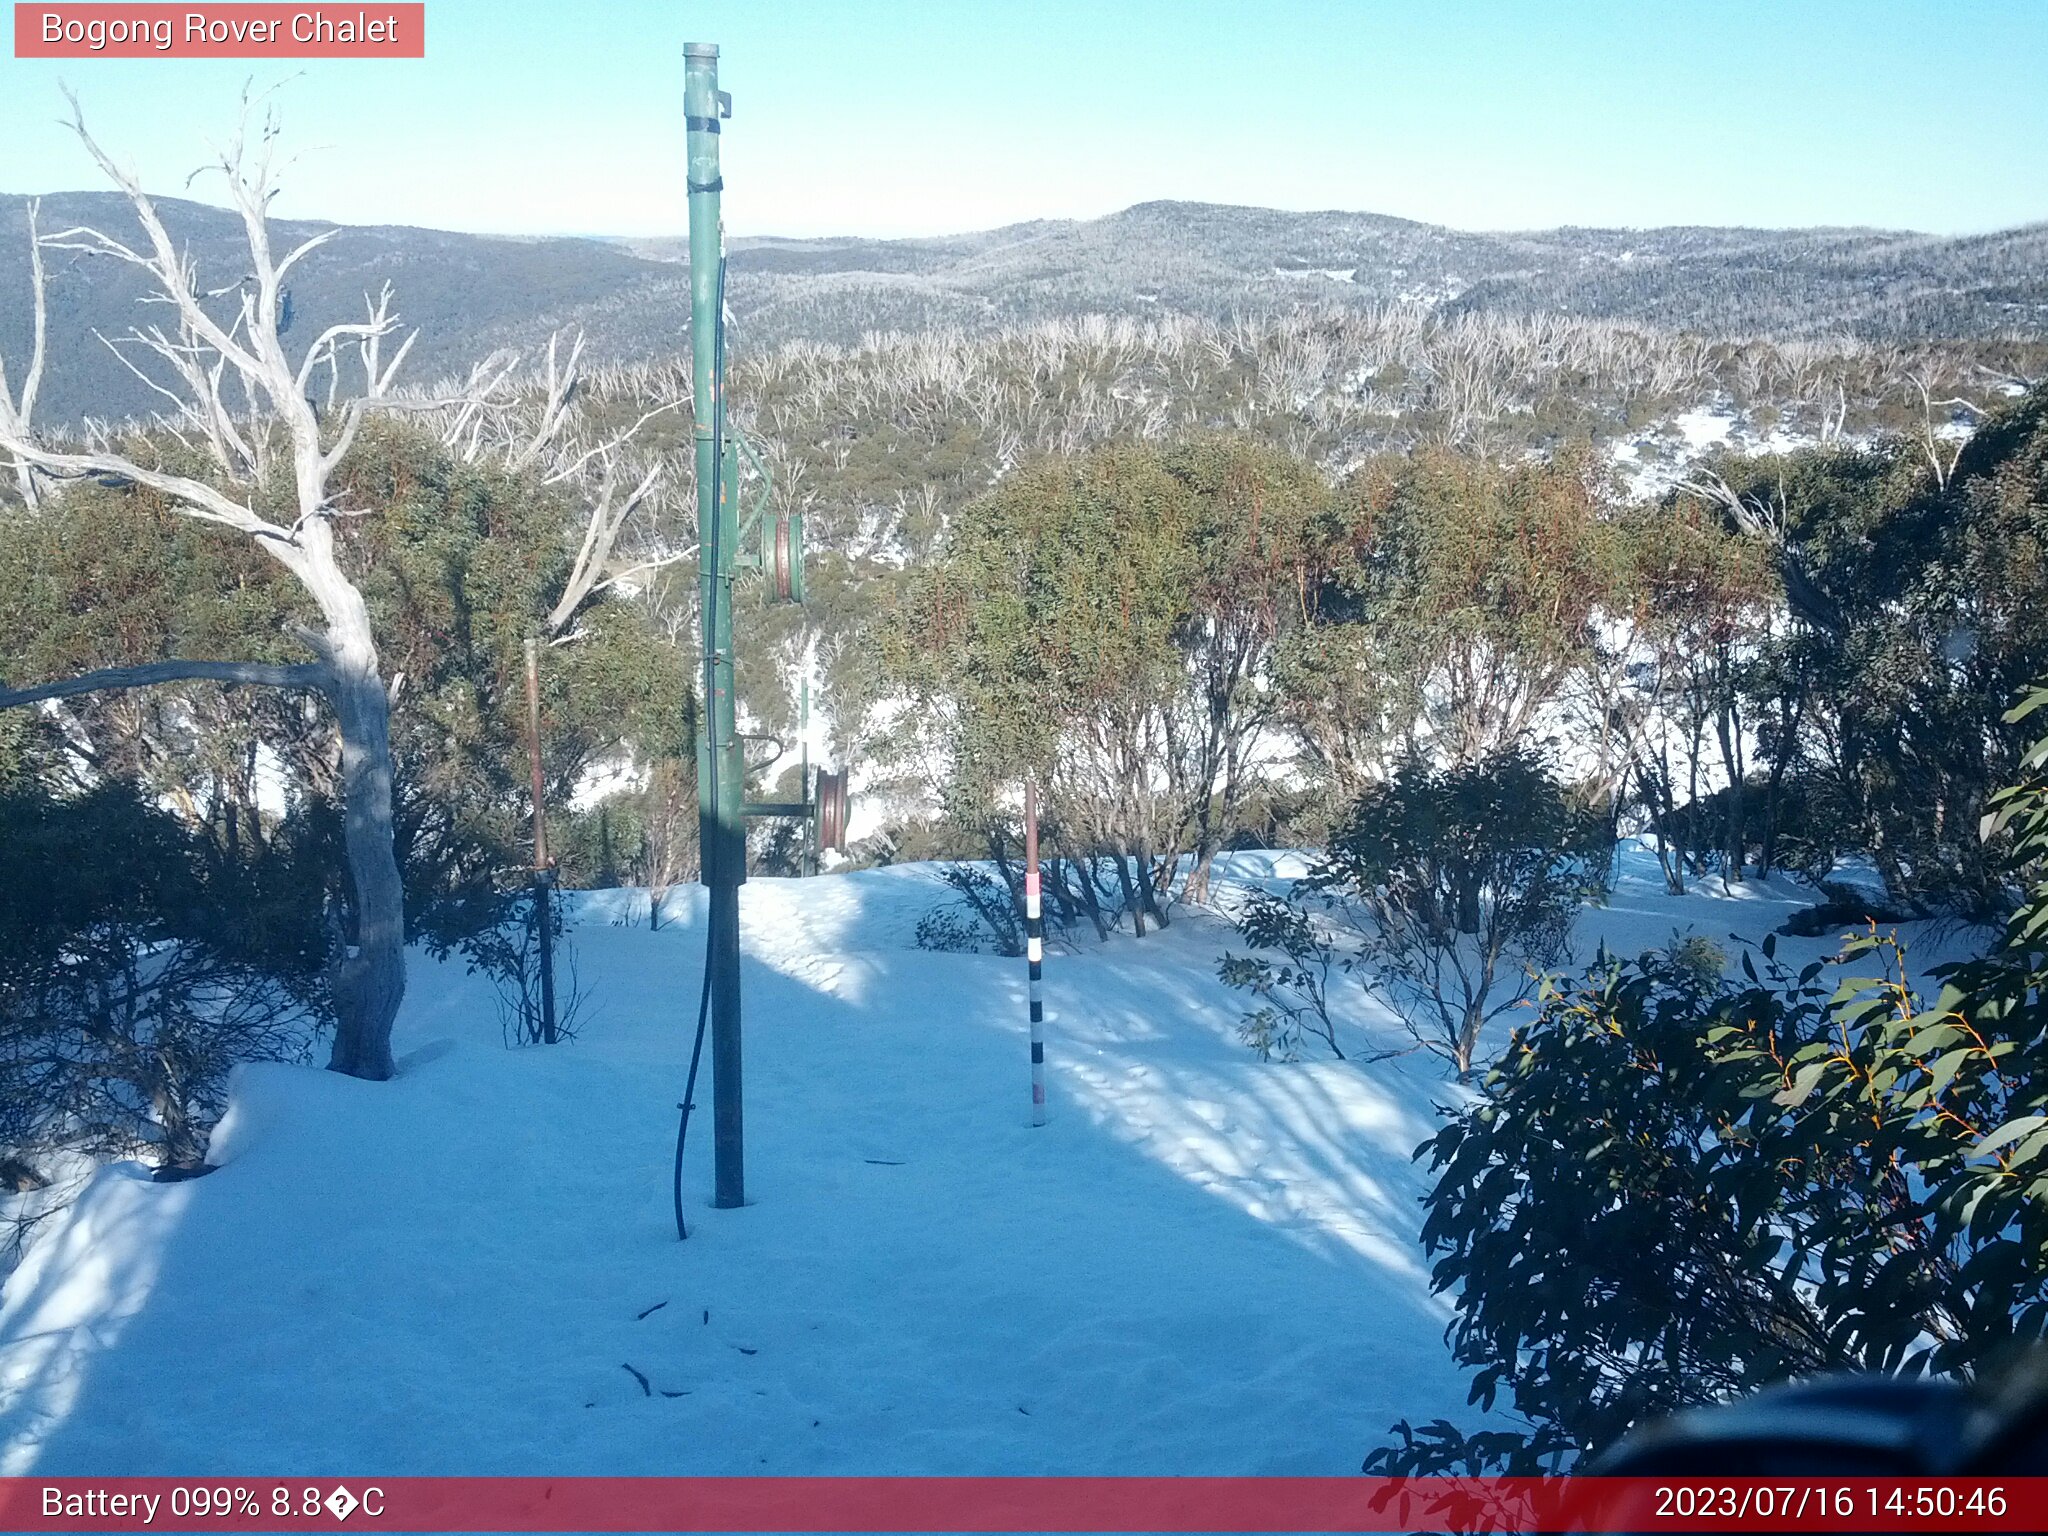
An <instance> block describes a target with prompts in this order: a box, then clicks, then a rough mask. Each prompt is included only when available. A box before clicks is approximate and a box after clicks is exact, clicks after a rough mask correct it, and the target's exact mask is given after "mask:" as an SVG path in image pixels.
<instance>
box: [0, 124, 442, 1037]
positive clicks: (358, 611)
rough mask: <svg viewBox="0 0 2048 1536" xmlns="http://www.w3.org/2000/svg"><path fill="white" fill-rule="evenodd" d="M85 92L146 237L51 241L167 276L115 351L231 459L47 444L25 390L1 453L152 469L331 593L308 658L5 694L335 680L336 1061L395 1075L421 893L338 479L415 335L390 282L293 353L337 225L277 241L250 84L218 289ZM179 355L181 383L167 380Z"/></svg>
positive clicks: (231, 164)
mask: <svg viewBox="0 0 2048 1536" xmlns="http://www.w3.org/2000/svg"><path fill="white" fill-rule="evenodd" d="M67 95H68V93H67ZM70 100H71V109H72V111H71V127H72V129H73V131H74V132H76V133H77V135H78V137H79V140H80V142H81V143H83V144H84V146H85V148H86V150H87V151H88V152H89V153H90V154H91V155H92V157H93V159H94V160H95V161H96V162H97V163H98V164H99V167H100V169H101V170H102V171H103V172H105V174H106V175H107V176H108V177H109V178H110V179H111V180H112V181H113V182H114V184H115V185H116V186H118V187H119V188H120V189H121V190H122V191H123V192H124V193H126V194H127V197H128V201H129V203H130V205H131V206H132V208H133V209H134V212H135V215H136V218H137V220H138V222H139V223H140V225H141V231H142V237H143V238H142V239H141V240H140V241H139V242H137V243H136V244H134V245H130V244H127V243H125V242H123V241H121V240H118V239H115V238H114V237H113V236H112V235H109V234H107V233H105V232H103V231H101V230H97V229H91V228H85V227H80V228H76V229H68V230H63V231H61V232H59V233H57V234H53V235H47V236H44V237H42V238H43V243H44V244H45V245H47V246H49V247H51V248H52V249H59V250H73V251H80V252H84V253H87V254H89V255H92V256H97V257H104V258H108V259H112V260H116V261H120V262H124V263H126V264H128V265H130V266H133V267H135V268H137V269H138V270H139V271H141V272H142V273H143V274H145V276H146V277H147V278H148V279H149V281H150V283H151V285H152V287H153V289H154V290H155V291H154V293H153V294H152V296H151V301H152V302H154V303H157V304H161V305H163V306H165V307H166V308H167V310H168V312H169V317H170V322H171V323H170V324H169V325H168V326H165V325H154V326H151V327H149V328H148V329H146V330H145V329H142V328H140V327H138V328H137V329H136V330H134V331H132V332H131V333H129V335H127V336H126V337H124V338H122V340H121V343H120V344H119V345H118V346H117V347H116V351H117V352H119V353H120V354H121V355H122V356H123V358H124V360H125V361H128V362H129V363H130V365H131V366H132V367H134V368H135V369H136V370H137V371H138V372H140V373H143V374H144V376H145V377H148V378H149V379H150V382H151V383H152V385H153V387H155V388H157V389H158V390H159V392H160V393H163V394H165V395H166V396H168V397H170V398H171V399H172V400H173V401H175V402H176V412H175V414H173V415H170V416H167V417H164V418H162V420H163V424H164V425H165V426H167V427H168V428H170V429H171V430H172V431H175V432H178V433H179V435H180V436H181V437H183V438H184V439H185V441H186V442H187V443H188V444H189V445H191V446H193V447H195V448H199V447H203V448H204V450H205V451H206V453H207V455H208V457H210V458H211V460H212V462H213V464H214V467H215V469H216V470H217V472H218V473H217V474H216V475H215V476H213V477H211V478H210V479H209V480H200V479H195V478H193V477H191V476H189V475H185V474H179V473H174V472H172V471H170V470H167V469H165V468H162V467H160V465H161V460H158V461H157V462H156V463H150V462H145V460H146V459H148V458H149V457H150V454H149V451H148V447H147V441H146V439H142V438H136V439H132V440H131V444H130V445H131V446H133V447H134V452H133V453H132V454H131V453H123V452H119V451H116V449H115V448H114V447H113V446H111V445H110V444H108V443H106V442H104V441H96V442H92V443H88V444H86V445H85V446H83V447H82V448H77V449H75V451H63V450H60V449H57V448H51V447H45V446H43V445H42V444H40V443H39V442H37V441H36V440H35V439H34V438H33V437H32V436H31V435H30V434H29V432H28V431H27V430H26V425H25V422H24V421H23V419H22V417H23V414H24V413H23V412H22V411H21V410H20V408H19V406H17V407H16V408H15V410H14V411H12V412H11V413H9V415H8V416H7V417H6V418H4V419H0V453H4V454H5V455H6V457H7V458H8V459H9V460H10V461H11V463H12V465H13V467H14V469H15V471H16V473H17V474H22V473H25V472H26V471H28V470H35V471H39V472H41V473H42V474H44V475H45V476H48V477H49V478H50V479H52V480H54V481H64V480H76V479H81V478H94V479H101V480H105V479H109V478H111V479H116V480H119V481H125V482H132V483H134V484H137V485H143V486H147V487H149V488H150V489H151V490H154V491H157V492H158V493H160V494H161V495H163V496H164V497H165V498H166V499H167V500H168V501H169V503H170V504H171V506H172V508H173V509H174V510H175V511H176V512H178V513H180V514H182V515H184V516H186V517H190V518H193V519H195V520H196V521H199V522H203V523H211V524H214V525H216V526H218V527H221V528H225V529H229V530H232V531H233V532H236V533H239V534H242V535H244V536H246V537H248V538H250V539H253V540H254V541H255V542H256V544H257V547H259V548H260V549H262V550H263V551H264V552H265V553H266V554H268V555H269V556H270V557H271V558H272V559H274V560H276V561H277V562H278V563H279V564H280V565H282V566H284V568H285V569H286V570H288V571H290V572H291V573H292V575H293V576H294V577H296V578H297V579H298V582H299V584H300V586H302V587H303V588H304V589H305V591H306V593H307V595H308V596H309V597H311V598H312V600H313V602H314V604H315V606H316V607H317V608H318V609H319V612H320V618H321V623H320V626H319V627H318V628H317V629H314V628H301V629H300V630H299V631H298V634H299V638H300V639H301V640H302V641H303V642H304V643H305V644H306V646H307V647H308V649H310V650H311V651H312V653H313V655H314V657H315V658H316V659H315V660H314V661H312V662H310V663H307V664H305V665H302V666H297V667H270V666H259V665H254V664H250V663H244V662H220V661H213V662H164V663H159V664H156V665H154V666H151V667H145V668H134V669H121V670H117V671H112V672H104V673H96V674H91V675H89V676H86V677H83V678H73V679H69V680H67V681H64V682H60V683H54V684H49V685H45V686H43V687H39V688H28V689H17V690H13V691H11V692H0V707H4V706H7V705H18V704H26V703H32V702H35V701H37V700H39V699H43V698H53V697H58V696H60V695H63V694H72V693H78V692H81V691H87V690H89V689H92V688H121V687H134V686H139V685H142V684H149V683H159V682H167V681H172V680H177V679H185V678H208V677H210V678H225V679H228V680H232V681H242V682H258V683H269V684H275V685H284V686H295V687H311V688H316V689H317V690H318V691H319V692H321V693H322V694H324V695H325V696H326V698H327V699H328V701H329V702H330V703H331V705H332V706H333V709H334V713H335V718H336V721H337V724H338V727H339V734H340V738H341V800H342V809H343V837H344V846H345V850H346V856H347V863H348V874H349V883H350V888H351V891H352V895H353V898H354V901H353V906H354V915H355V934H354V938H355V943H354V944H353V945H351V946H349V947H347V948H346V949H345V950H344V951H343V952H342V953H341V954H339V955H338V956H337V959H336V962H335V971H334V1003H335V1014H336V1019H337V1027H336V1031H335V1040H334V1050H333V1054H332V1057H331V1059H330V1061H329V1065H330V1066H331V1067H332V1068H334V1069H335V1070H336V1071H340V1072H347V1073H351V1074H353V1075H355V1076H357V1077H367V1078H385V1077H388V1076H390V1075H391V1070H392V1066H391V1043H390V1042H391V1024H392V1020H393V1018H394V1016H395V1015H396V1014H397V1011H398V1005H399V1002H400V1000H401V998H402V997H403V996H404V992H405V898H404V890H403V887H402V885H401V882H400V879H399V871H398V862H397V858H396V855H395V853H394V850H393V847H392V762H391V733H390V697H389V693H388V691H387V688H386V685H385V681H384V678H383V676H382V674H381V672H380V670H379V662H378V656H377V645H376V639H375V637H374V635H373V634H372V631H371V627H370V615H369V609H368V608H367V606H366V605H365V603H364V601H363V595H362V593H361V591H360V590H359V589H358V588H357V586H356V584H355V582H354V581H353V580H352V579H351V578H350V577H349V575H348V574H347V572H346V571H345V570H344V569H343V568H342V564H341V561H340V558H339V553H338V551H337V549H336V541H335V529H334V522H335V519H336V518H338V517H342V516H347V515H351V510H352V509H345V508H342V507H338V506H337V505H335V502H334V500H333V498H332V495H331V493H330V486H331V484H332V481H333V478H334V475H335V472H336V470H337V469H338V468H339V467H340V464H341V462H342V459H343V458H344V457H345V456H346V455H347V453H348V451H349V448H350V445H351V444H353V443H354V441H355V438H356V433H357V430H358V429H359V428H360V427H361V425H362V422H363V420H364V418H365V416H366V415H367V414H368V413H369V412H370V411H371V410H374V409H377V408H379V407H380V406H384V405H389V404H392V403H394V402H393V401H392V400H391V386H392V382H393V379H394V378H395V376H396V375H397V373H398V370H399V367H400V365H401V364H402V363H403V362H404V360H405V355H406V353H407V351H408V350H409V349H410V348H411V346H412V341H413V337H412V336H407V337H406V338H405V339H404V340H403V341H401V342H399V343H398V344H397V345H396V346H395V347H394V348H392V349H391V350H390V352H389V354H388V356H387V353H386V343H387V341H389V340H390V339H391V338H393V337H395V336H396V335H397V333H398V329H399V326H398V321H397V318H396V316H395V315H394V314H393V313H392V308H391V292H390V289H389V287H388V286H387V287H386V288H385V290H384V291H383V293H381V294H380V295H378V296H377V297H376V298H374V299H372V300H370V301H369V305H368V314H367V316H366V318H365V319H363V320H362V321H359V322H354V323H347V324H337V325H332V326H329V327H328V328H327V329H326V330H324V331H323V332H321V333H320V335H319V336H318V337H316V338H315V339H314V341H313V343H312V344H311V346H310V347H309V348H308V349H307V350H306V352H305V354H304V355H303V356H302V357H301V358H300V359H299V360H298V362H297V363H296V364H294V363H293V361H292V360H291V359H290V358H289V357H288V356H287V354H286V352H285V349H284V345H283V342H282V340H281V338H280V331H281V328H282V327H281V319H282V317H283V314H284V308H285V304H286V299H285V279H286V277H287V276H288V275H289V274H290V272H291V270H292V269H293V267H295V266H296V265H297V264H298V263H299V262H300V261H302V260H303V259H305V257H306V256H308V255H310V254H311V253H312V252H313V251H314V250H316V249H318V248H319V247H320V246H321V245H322V244H324V243H325V242H326V241H327V240H328V239H329V238H330V236H331V234H332V232H331V231H329V232H325V233H322V234H319V235H315V236H313V237H312V238H311V239H309V240H306V241H303V242H302V243H300V244H299V245H298V246H296V247H294V248H293V249H292V250H290V251H287V252H285V253H284V254H282V255H279V254H278V253H277V252H276V251H275V250H273V248H272V246H271V241H270V230H269V226H268V223H267V210H268V207H269V204H270V200H271V197H272V195H273V191H274V188H273V184H272V172H273V157H274V151H275V148H276V142H277V125H276V119H275V117H274V116H271V115H268V114H266V117H265V121H264V123H263V127H262V131H261V135H260V139H259V141H258V142H257V144H255V145H254V146H251V145H249V144H248V143H247V138H248V129H249V124H250V116H251V112H252V109H253V106H254V103H253V102H252V101H251V100H249V99H247V98H245V100H244V103H243V113H242V119H241V123H240V125H239V126H238V127H237V130H236V133H235V136H234V138H233V139H232V140H231V141H230V142H229V143H228V145H227V146H226V147H225V148H224V149H223V150H222V151H221V153H220V157H219V160H218V162H217V164H216V165H214V166H212V167H210V168H209V169H216V170H219V171H220V172H222V173H223V174H224V175H225V177H226V180H227V184H228V189H229V192H230V195H231V197H232V200H233V203H234V207H235V209H236V211H237V212H238V213H239V214H240V215H241V219H242V226H243V232H244V234H245V236H246V238H247V242H248V251H249V270H248V275H247V276H245V277H243V278H242V279H241V281H240V283H239V284H238V285H231V286H230V287H227V288H224V289H220V290H216V291H214V292H210V293H209V292H206V291H204V290H203V289H202V288H201V286H200V282H199V274H198V272H197V270H196V267H195V264H194V263H193V261H192V260H191V258H190V257H189V256H187V255H185V254H184V253H183V252H181V251H180V250H179V249H178V248H177V246H176V245H174V244H173V243H172V240H171V236H170V233H169V231H168V230H167V229H166V228H165V227H164V223H163V220H162V218H161V217H160V216H159V214H158V212H157V210H156V208H155V206H154V205H153V204H152V203H151V201H150V199H149V197H148V196H147V195H146V194H145V193H144V191H143V189H142V186H141V184H140V183H139V182H138V181H137V180H136V178H135V176H134V175H133V174H132V173H130V172H129V171H126V170H124V169H123V168H122V167H121V166H119V165H118V164H116V163H115V161H114V160H113V159H112V158H111V157H110V156H109V155H108V154H107V153H106V151H104V150H103V149H102V148H101V147H100V145H99V144H98V142H97V141H95V140H94V138H93V137H92V135H91V134H90V133H89V132H88V131H87V130H86V126H85V120H84V117H83V115H82V114H81V112H80V110H79V107H78V102H77V99H76V98H75V97H72V98H70ZM237 292H239V304H238V306H236V312H235V313H234V315H233V318H232V319H229V320H225V321H223V320H221V319H217V318H216V316H215V313H214V310H213V309H210V308H209V303H213V302H214V301H218V300H221V299H223V298H226V297H227V296H228V295H230V294H236V293H237ZM215 307H216V308H220V307H224V306H219V305H218V304H216V305H215ZM414 334H415V335H416V334H417V333H414ZM130 354H134V355H133V356H131V355H130ZM138 358H139V359H140V360H139V361H138ZM344 361H346V362H347V363H348V364H349V365H350V366H351V367H354V366H360V369H361V379H360V384H359V392H358V393H355V394H354V395H353V396H352V397H351V398H349V399H347V400H345V401H344V402H342V403H341V404H340V405H339V406H338V407H336V408H335V409H333V410H332V411H330V412H328V413H327V414H326V416H325V417H324V418H323V416H322V413H321V412H320V411H318V410H316V408H315V407H314V405H313V404H312V403H311V401H310V400H309V398H308V390H309V386H310V385H311V384H312V381H313V378H314V375H315V373H316V371H317V370H319V369H320V368H322V367H325V368H327V369H329V370H330V372H331V373H338V372H339V370H340V369H341V367H342V365H343V363H344ZM165 370H168V375H167V376H168V377H169V378H171V379H172V380H174V382H173V383H171V384H165V383H164V382H162V379H163V377H165V376H166V375H165ZM231 388H232V389H233V390H234V391H235V395H236V396H237V397H239V398H238V400H237V401H236V404H235V405H231V403H230V401H231V397H230V389H231ZM236 406H240V407H241V408H236ZM273 461H276V464H277V468H278V470H279V471H280V474H283V473H287V472H288V475H289V484H290V486H291V503H290V506H291V512H292V516H291V519H290V521H289V522H286V521H283V520H281V519H280V520H274V519H273V517H272V516H267V515H265V514H264V513H262V512H259V511H258V510H257V507H258V505H259V502H258V499H257V495H256V491H257V487H258V485H259V484H260V483H261V482H262V481H263V480H264V479H265V478H266V475H267V473H268V472H269V471H270V469H271V468H272V464H273Z"/></svg>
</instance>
